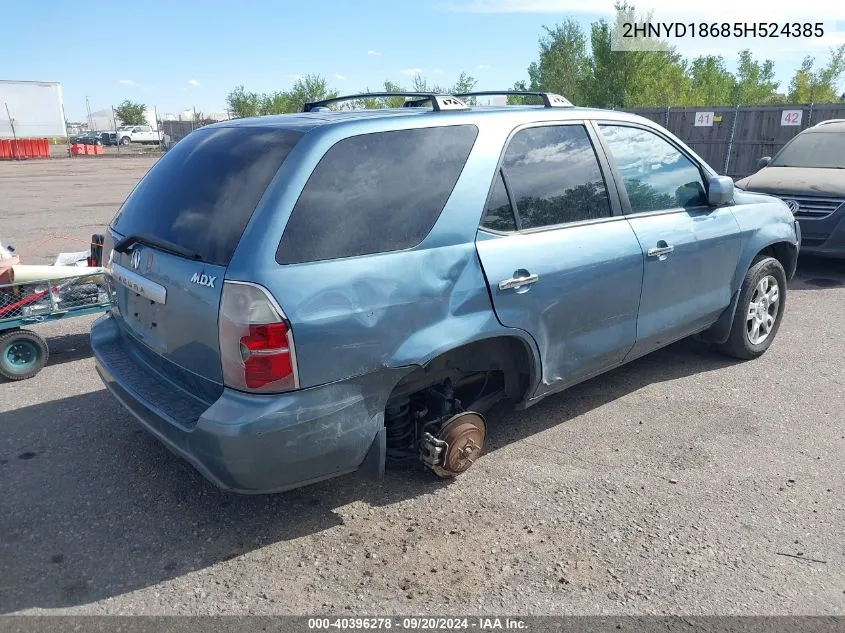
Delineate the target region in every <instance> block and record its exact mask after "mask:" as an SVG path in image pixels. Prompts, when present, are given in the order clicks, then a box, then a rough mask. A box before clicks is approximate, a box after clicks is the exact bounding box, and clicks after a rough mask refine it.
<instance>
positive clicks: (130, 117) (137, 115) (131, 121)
mask: <svg viewBox="0 0 845 633" xmlns="http://www.w3.org/2000/svg"><path fill="white" fill-rule="evenodd" d="M146 112H147V106H146V105H144V104H143V103H136V102H134V101H130V100H129V99H126V100H124V101H123V103H121V104H120V105H119V106H117V107H116V108H115V109H114V114H115V116H116V117H117V118H118V119H120V122H121V123H122V124H123V125H145V124H146V123H147V117H146V116H145V115H146Z"/></svg>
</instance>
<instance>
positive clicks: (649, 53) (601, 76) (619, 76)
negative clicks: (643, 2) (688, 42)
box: [583, 2, 688, 108]
mask: <svg viewBox="0 0 845 633" xmlns="http://www.w3.org/2000/svg"><path fill="white" fill-rule="evenodd" d="M616 11H617V13H616V17H615V18H614V23H613V26H611V25H610V24H609V23H608V22H607V21H606V20H599V21H598V22H594V23H593V24H592V26H591V30H590V48H591V56H590V59H589V71H588V74H587V77H586V79H585V86H586V89H585V91H584V100H585V103H584V104H583V105H592V106H597V107H601V108H632V107H638V106H653V105H667V104H671V103H677V101H678V99H679V98H680V95H681V94H683V92H684V90H685V85H686V83H687V81H688V80H687V79H686V67H685V63H684V61H683V59H682V57H681V55H679V54H678V53H677V52H676V51H675V49H674V48H672V47H670V46H668V45H666V44H665V43H663V42H659V41H655V40H650V41H648V42H644V41H642V40H641V41H636V40H635V41H634V42H627V41H624V40H622V38H621V37H620V34H621V33H622V32H623V28H622V24H623V23H625V22H636V23H643V22H651V21H652V14H651V13H646V14H638V13H637V12H636V9H635V8H634V7H633V5H630V4H628V3H627V2H623V3H621V4H617V5H616ZM622 43H624V44H626V50H618V49H619V44H622ZM614 44H617V46H614ZM614 48H616V49H617V50H614ZM644 49H645V50H644Z"/></svg>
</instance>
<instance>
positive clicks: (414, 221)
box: [276, 125, 478, 264]
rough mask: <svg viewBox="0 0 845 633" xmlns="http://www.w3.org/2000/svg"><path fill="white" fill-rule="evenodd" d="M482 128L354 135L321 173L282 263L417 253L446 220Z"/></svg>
mask: <svg viewBox="0 0 845 633" xmlns="http://www.w3.org/2000/svg"><path fill="white" fill-rule="evenodd" d="M477 134H478V129H477V128H476V127H475V126H474V125H460V126H450V127H434V128H421V129H417V130H396V131H391V132H377V133H373V134H363V135H360V136H353V137H350V138H347V139H344V140H342V141H339V142H338V143H336V144H335V145H333V146H332V147H331V148H330V149H329V151H328V152H326V155H325V156H323V158H322V159H321V160H320V162H319V163H318V164H317V167H315V168H314V172H313V173H312V174H311V176H310V177H309V178H308V182H307V183H306V184H305V188H304V189H303V190H302V194H301V195H300V196H299V200H297V202H296V205H295V206H294V208H293V211H292V213H291V216H290V219H289V220H288V223H287V226H286V227H285V231H284V233H283V234H282V240H281V242H280V243H279V249H278V252H277V253H276V260H277V261H278V262H279V263H280V264H295V263H299V262H307V261H318V260H323V259H335V258H338V257H351V256H354V255H366V254H370V253H383V252H388V251H396V250H401V249H405V248H411V247H413V246H416V245H417V244H419V243H420V242H421V241H422V240H423V238H425V236H426V235H428V232H429V231H430V230H431V227H433V226H434V223H435V222H436V221H437V218H438V217H439V216H440V212H441V211H442V210H443V207H444V206H445V204H446V201H447V200H448V199H449V196H450V195H451V193H452V189H453V188H454V186H455V183H456V182H457V180H458V176H460V174H461V171H462V170H463V168H464V163H466V160H467V157H468V156H469V152H470V150H471V149H472V145H473V143H474V142H475V137H476V135H477Z"/></svg>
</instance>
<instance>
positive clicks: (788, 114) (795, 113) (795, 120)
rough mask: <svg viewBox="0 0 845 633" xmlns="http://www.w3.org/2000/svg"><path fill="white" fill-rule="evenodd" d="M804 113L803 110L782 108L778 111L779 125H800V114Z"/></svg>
mask: <svg viewBox="0 0 845 633" xmlns="http://www.w3.org/2000/svg"><path fill="white" fill-rule="evenodd" d="M803 114H804V111H803V110H783V111H782V112H781V113H780V124H781V125H801V116H802V115H803Z"/></svg>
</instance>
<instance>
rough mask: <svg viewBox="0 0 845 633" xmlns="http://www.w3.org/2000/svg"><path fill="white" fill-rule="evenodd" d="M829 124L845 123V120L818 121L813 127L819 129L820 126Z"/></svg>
mask: <svg viewBox="0 0 845 633" xmlns="http://www.w3.org/2000/svg"><path fill="white" fill-rule="evenodd" d="M830 123H845V119H828V120H827V121H819V122H818V123H816V124H815V125H814V126H813V127H819V126H820V125H829V124H830Z"/></svg>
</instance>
